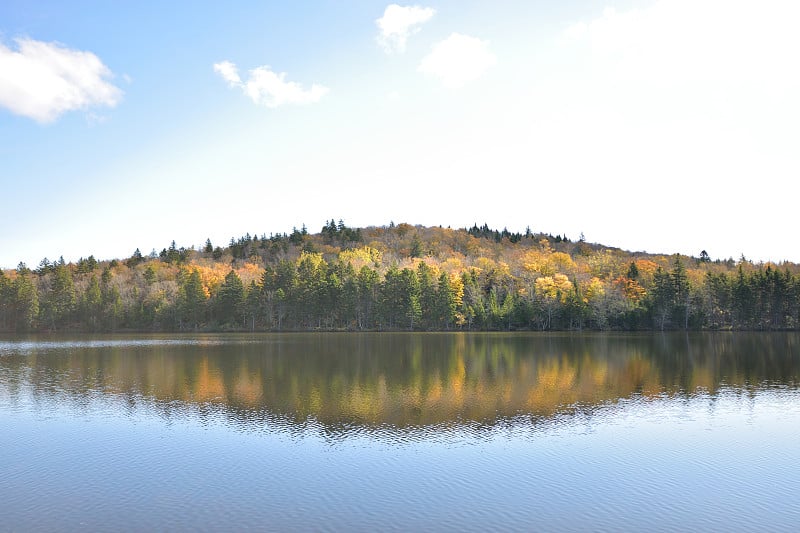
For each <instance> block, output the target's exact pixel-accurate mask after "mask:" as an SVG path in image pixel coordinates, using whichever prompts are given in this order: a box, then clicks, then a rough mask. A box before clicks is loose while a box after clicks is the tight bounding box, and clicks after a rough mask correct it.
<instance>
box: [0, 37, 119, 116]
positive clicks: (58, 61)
mask: <svg viewBox="0 0 800 533" xmlns="http://www.w3.org/2000/svg"><path fill="white" fill-rule="evenodd" d="M14 42H15V43H16V45H17V49H16V50H12V49H11V48H8V47H7V46H5V45H4V44H2V43H0V106H2V107H5V108H6V109H8V110H9V111H11V112H12V113H15V114H17V115H21V116H24V117H29V118H32V119H33V120H36V121H38V122H42V123H45V122H52V121H54V120H56V119H57V118H58V117H59V116H61V115H62V114H63V113H66V112H68V111H74V110H77V109H88V108H90V107H94V106H107V107H114V106H116V105H117V103H119V101H120V100H121V99H122V91H121V90H120V89H119V88H118V87H116V86H115V85H113V84H111V83H110V82H109V81H108V80H109V79H110V78H112V77H113V74H112V72H111V71H110V70H109V69H108V67H106V66H105V65H104V64H103V62H102V61H100V59H99V58H98V57H97V56H96V55H94V54H93V53H91V52H85V51H81V50H72V49H69V48H67V47H65V46H63V45H61V44H59V43H46V42H42V41H36V40H33V39H29V38H19V39H15V40H14Z"/></svg>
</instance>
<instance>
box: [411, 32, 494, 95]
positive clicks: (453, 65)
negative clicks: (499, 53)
mask: <svg viewBox="0 0 800 533" xmlns="http://www.w3.org/2000/svg"><path fill="white" fill-rule="evenodd" d="M495 63H497V58H496V57H495V55H494V54H493V53H492V52H491V51H489V43H488V41H482V40H480V39H478V38H475V37H470V36H469V35H462V34H460V33H452V34H451V35H450V37H448V38H447V39H445V40H443V41H440V42H439V43H437V44H435V45H434V46H433V50H432V51H431V53H430V54H428V55H427V56H425V57H424V58H422V62H420V64H419V67H418V68H417V70H418V71H419V72H422V73H424V74H429V75H431V76H434V77H436V78H439V80H440V81H441V82H442V85H444V86H445V87H448V88H451V89H457V88H459V87H463V86H464V85H466V84H467V83H469V82H471V81H474V80H476V79H478V78H480V77H481V76H482V75H483V73H484V72H485V71H486V70H487V69H488V68H489V67H491V66H492V65H494V64H495Z"/></svg>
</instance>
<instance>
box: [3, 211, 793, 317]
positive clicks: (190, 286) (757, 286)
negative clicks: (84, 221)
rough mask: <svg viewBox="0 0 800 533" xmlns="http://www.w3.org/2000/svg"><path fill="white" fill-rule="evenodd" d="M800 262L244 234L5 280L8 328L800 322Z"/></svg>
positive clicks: (486, 232)
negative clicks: (222, 242)
mask: <svg viewBox="0 0 800 533" xmlns="http://www.w3.org/2000/svg"><path fill="white" fill-rule="evenodd" d="M798 270H800V267H798V265H797V264H794V263H782V264H772V263H766V264H762V263H759V264H753V263H752V262H750V261H747V260H746V259H744V258H742V259H740V260H739V261H733V260H732V259H729V260H726V261H720V260H716V261H711V260H710V258H709V257H708V255H707V254H705V252H702V251H701V252H700V253H699V255H698V256H697V257H687V256H681V255H666V254H647V253H643V252H629V251H624V250H620V249H617V248H612V247H608V246H603V245H601V244H593V243H587V242H584V240H583V239H579V240H578V241H572V240H570V239H568V238H567V237H566V236H558V235H557V236H553V235H550V234H542V233H534V232H532V231H530V230H528V231H526V232H525V233H511V232H509V231H507V230H495V229H491V228H489V227H488V226H486V225H483V226H481V227H479V226H477V225H475V226H473V227H472V228H462V229H450V228H442V227H423V226H413V225H410V224H405V223H402V224H396V225H395V224H394V223H392V224H389V225H388V226H380V227H365V228H350V227H347V226H346V225H345V224H344V222H343V221H339V222H338V223H337V222H334V221H333V220H331V221H330V222H328V223H327V224H326V225H325V226H324V227H323V228H322V229H321V230H320V231H319V232H318V233H314V234H312V233H309V232H308V231H307V230H306V228H305V227H303V228H302V229H300V230H297V229H295V230H294V231H293V232H292V233H291V234H285V233H284V234H274V235H272V234H271V235H269V236H267V235H265V234H262V235H261V236H260V237H257V236H251V235H249V234H247V235H245V236H243V237H240V238H239V239H231V241H230V242H229V243H228V245H227V246H225V247H222V246H214V245H213V244H212V243H211V242H210V241H206V244H205V246H203V247H201V249H195V248H194V247H190V248H184V247H181V248H178V247H177V246H176V244H175V242H173V243H172V244H171V245H170V246H169V247H167V248H164V249H163V250H162V251H161V252H160V253H156V252H155V251H154V252H152V253H151V254H149V255H147V256H143V255H142V254H141V253H140V251H139V250H136V251H135V252H134V253H133V254H132V255H131V256H130V257H128V258H121V259H114V260H108V261H97V260H96V259H95V258H94V257H93V256H89V258H87V259H80V260H79V261H78V262H77V263H65V262H64V261H63V259H62V260H60V261H56V262H51V261H49V260H47V259H44V260H43V261H42V262H41V263H40V264H39V266H38V267H37V268H36V269H34V270H31V269H29V268H28V267H27V266H25V265H23V264H20V265H19V267H18V268H17V269H15V270H7V271H0V330H2V331H17V332H20V331H63V330H68V331H119V330H130V331H219V330H248V331H249V330H255V331H275V330H453V329H462V330H517V329H529V330H555V329H558V330H579V329H597V330H651V329H657V330H663V329H749V330H782V329H798V327H800V278H798Z"/></svg>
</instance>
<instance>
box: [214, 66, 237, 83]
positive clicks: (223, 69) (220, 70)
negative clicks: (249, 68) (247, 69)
mask: <svg viewBox="0 0 800 533" xmlns="http://www.w3.org/2000/svg"><path fill="white" fill-rule="evenodd" d="M214 72H216V73H217V74H219V75H220V76H222V79H223V80H225V81H227V82H228V85H230V86H231V87H236V86H238V85H241V83H242V79H241V78H240V77H239V72H238V71H237V69H236V65H234V64H233V63H231V62H230V61H220V62H219V63H215V64H214Z"/></svg>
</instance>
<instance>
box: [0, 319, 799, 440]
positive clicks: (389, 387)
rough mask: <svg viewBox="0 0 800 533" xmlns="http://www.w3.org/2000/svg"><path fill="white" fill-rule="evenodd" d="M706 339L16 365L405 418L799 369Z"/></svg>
mask: <svg viewBox="0 0 800 533" xmlns="http://www.w3.org/2000/svg"><path fill="white" fill-rule="evenodd" d="M658 338H659V339H661V338H662V337H658ZM706 338H707V337H701V340H700V341H697V342H696V343H695V342H694V341H691V342H690V341H687V340H686V338H685V336H683V337H677V336H676V337H670V336H667V337H663V339H666V340H665V341H664V343H663V344H660V343H655V342H653V340H654V338H653V337H649V336H644V337H642V338H639V337H625V336H623V337H619V338H617V337H611V336H597V337H589V338H588V339H587V338H586V337H580V338H578V339H577V340H576V339H574V338H573V337H571V336H563V337H562V336H537V335H534V334H530V335H520V336H516V335H499V334H498V335H492V334H487V335H475V336H472V335H465V334H453V335H448V334H422V335H387V336H382V335H364V336H346V335H345V336H336V335H328V336H314V335H306V336H298V337H293V336H289V335H287V336H285V337H279V339H281V341H280V342H278V343H271V344H270V343H267V344H253V345H248V344H244V345H240V346H238V347H235V351H231V350H230V349H229V348H230V347H228V349H226V348H225V347H224V346H222V347H217V346H215V345H213V344H212V345H207V346H205V345H204V346H200V347H198V346H193V347H186V348H184V349H182V350H181V349H179V348H169V349H166V348H160V349H157V350H152V351H143V350H138V351H135V352H131V351H130V350H121V349H115V350H114V351H112V352H110V353H103V352H100V351H98V350H94V351H92V350H87V351H86V352H85V353H82V354H80V357H69V358H64V357H47V356H45V355H41V354H39V355H38V356H36V355H34V356H32V357H30V358H29V360H28V361H29V362H28V363H27V364H29V365H32V366H33V367H34V368H41V369H42V370H39V371H33V372H27V373H26V374H25V376H26V377H25V379H30V380H34V379H37V380H41V382H42V384H41V385H35V386H33V387H31V388H32V389H34V390H37V391H40V390H56V391H69V393H70V394H72V395H76V396H79V395H81V394H94V392H93V391H96V390H98V389H102V390H106V391H111V392H114V393H115V394H130V395H132V396H134V397H140V396H142V395H144V396H146V397H151V398H154V399H156V400H158V401H159V402H162V401H163V402H164V403H165V404H168V405H174V402H176V401H179V402H183V403H184V404H189V405H191V404H216V405H219V406H220V407H222V408H223V409H226V410H231V411H236V412H245V413H247V412H251V413H260V412H263V411H264V410H267V411H269V412H272V413H279V414H284V415H288V416H290V417H292V418H295V419H298V420H304V419H305V418H307V417H314V418H316V419H317V420H319V421H320V422H321V423H323V424H338V423H341V422H342V421H345V422H348V423H358V424H365V425H371V426H372V425H383V424H391V425H394V426H398V427H407V426H414V425H428V424H442V423H449V422H453V421H459V420H480V421H493V420H496V419H498V418H504V417H513V416H516V415H518V414H532V415H536V416H551V415H553V414H555V413H559V412H564V411H565V410H569V409H572V408H574V406H589V407H590V406H593V405H598V404H605V403H608V402H614V401H616V400H617V399H619V398H625V397H629V396H631V395H634V394H641V395H644V396H645V397H651V396H657V395H661V394H663V393H664V392H667V393H679V392H681V391H688V392H690V393H691V392H692V391H695V390H697V389H704V390H707V391H709V392H712V393H713V392H714V391H715V390H716V389H717V388H718V387H719V386H720V383H721V382H723V381H724V382H725V383H726V384H727V385H728V386H741V387H746V386H748V383H760V382H762V381H769V380H780V379H785V377H784V378H782V377H781V376H785V375H790V376H795V375H796V374H797V368H796V366H797V365H798V362H797V361H796V360H793V361H794V362H793V363H792V362H791V361H789V362H787V359H786V357H785V353H786V348H785V346H783V345H781V346H780V347H778V349H777V350H776V349H774V348H770V347H769V346H765V345H764V344H763V341H759V340H751V341H750V342H749V343H748V342H746V341H748V340H749V339H758V338H757V337H748V336H740V337H736V339H735V340H736V342H733V339H732V338H729V337H722V338H721V340H720V341H719V342H715V343H714V344H708V343H706V344H704V343H703V341H702V339H706ZM671 339H675V342H674V343H672V342H669V341H670V340H671ZM795 351H796V350H795ZM778 352H780V353H781V354H782V355H781V357H777V356H775V357H773V356H771V355H770V354H772V353H778ZM690 354H691V356H690ZM2 364H3V365H8V364H9V363H5V362H2ZM792 364H794V365H795V366H794V367H793V366H792ZM3 368H6V367H5V366H4V367H3ZM45 370H46V371H45ZM787 372H788V374H787ZM59 394H62V393H61V392H59ZM254 416H258V415H254Z"/></svg>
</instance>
